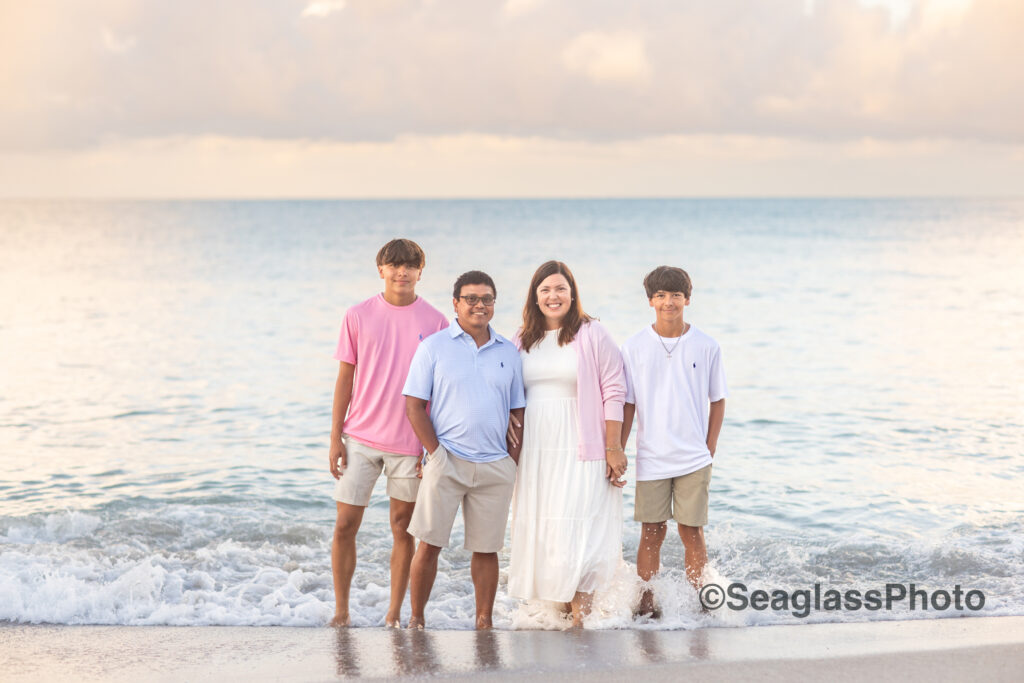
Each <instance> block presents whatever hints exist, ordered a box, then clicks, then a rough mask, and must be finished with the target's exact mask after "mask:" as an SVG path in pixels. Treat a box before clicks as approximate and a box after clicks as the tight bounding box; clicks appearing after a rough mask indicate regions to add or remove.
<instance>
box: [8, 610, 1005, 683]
mask: <svg viewBox="0 0 1024 683" xmlns="http://www.w3.org/2000/svg"><path fill="white" fill-rule="evenodd" d="M0 671H2V672H3V676H2V677H3V679H4V680H5V681H42V680H45V681H53V680H70V679H74V680H78V681H82V680H86V681H95V680H103V681H139V680H146V681H150V680H156V681H164V680H166V681H172V680H173V681H182V680H188V681H222V680H239V679H246V680H258V681H264V680H299V681H324V680H331V679H337V678H351V679H357V680H359V679H383V678H448V677H456V678H467V677H471V678H479V677H485V678H487V679H489V680H494V681H503V680H523V679H531V680H547V679H556V678H557V679H559V680H562V681H583V680H586V681H619V680H623V679H627V680H629V679H632V681H633V682H638V681H639V680H640V679H641V678H642V679H644V681H645V682H646V681H668V680H679V679H681V678H683V677H691V676H692V677H696V678H695V679H694V680H699V681H702V682H703V681H724V680H745V679H750V678H755V677H756V678H758V679H763V680H769V681H784V680H785V681H792V680H816V679H820V678H822V677H827V678H828V679H830V680H835V681H866V680H871V681H878V680H896V679H901V680H902V679H907V678H911V679H928V680H940V681H942V680H950V681H954V680H985V681H1011V680H1014V681H1017V680H1020V675H1021V672H1022V671H1024V617H975V618H950V619H934V620H916V621H889V622H871V623H855V624H805V625H799V626H764V627H746V628H708V629H701V630H696V631H653V630H639V629H638V630H621V631H583V632H553V631H491V632H481V633H477V632H473V631H395V630H385V629H339V630H334V629H329V628H283V627H267V628H256V627H146V626H139V627H129V626H49V625H38V626H33V625H20V624H3V625H0Z"/></svg>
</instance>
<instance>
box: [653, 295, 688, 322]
mask: <svg viewBox="0 0 1024 683" xmlns="http://www.w3.org/2000/svg"><path fill="white" fill-rule="evenodd" d="M650 303H651V308H653V309H654V313H655V315H656V316H657V318H658V322H659V323H661V324H663V325H666V326H676V325H682V324H683V308H684V307H686V306H689V305H690V297H688V296H686V295H685V294H683V293H682V292H666V291H664V290H661V289H659V290H658V291H657V292H655V293H654V296H652V297H651V298H650Z"/></svg>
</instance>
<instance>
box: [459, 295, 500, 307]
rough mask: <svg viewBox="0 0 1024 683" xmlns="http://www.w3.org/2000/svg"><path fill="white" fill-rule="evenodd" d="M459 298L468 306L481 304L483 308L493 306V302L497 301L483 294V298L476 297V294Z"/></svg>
mask: <svg viewBox="0 0 1024 683" xmlns="http://www.w3.org/2000/svg"><path fill="white" fill-rule="evenodd" d="M459 298H460V299H463V300H464V301H465V302H466V303H467V304H469V305H470V306H476V305H477V304H483V305H484V306H487V307H491V306H493V305H494V302H495V301H497V298H496V297H493V296H491V295H490V294H484V295H483V296H477V295H476V294H464V295H462V296H460V297H459Z"/></svg>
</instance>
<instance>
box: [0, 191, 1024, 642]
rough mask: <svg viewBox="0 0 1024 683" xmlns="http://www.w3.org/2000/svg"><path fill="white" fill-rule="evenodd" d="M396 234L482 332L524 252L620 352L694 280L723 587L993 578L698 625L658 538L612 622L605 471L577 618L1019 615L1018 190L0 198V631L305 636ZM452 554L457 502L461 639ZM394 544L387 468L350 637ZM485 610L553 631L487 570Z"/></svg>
mask: <svg viewBox="0 0 1024 683" xmlns="http://www.w3.org/2000/svg"><path fill="white" fill-rule="evenodd" d="M396 236H407V237H411V238H413V239H415V240H417V241H418V242H419V243H420V244H421V245H422V246H423V247H424V248H425V250H426V252H427V267H426V270H425V271H424V276H423V280H422V282H421V285H420V289H419V292H420V293H421V294H422V295H423V296H425V297H426V298H428V299H429V300H430V301H431V302H433V303H434V304H435V305H436V306H438V307H439V308H440V309H441V310H443V311H448V310H450V308H451V304H450V301H451V299H450V286H451V282H452V281H453V280H454V278H455V277H456V276H457V275H458V274H459V273H461V272H463V271H465V270H468V269H470V268H481V269H483V270H486V271H488V272H489V273H491V275H493V276H494V278H495V280H496V282H497V286H498V304H497V309H496V315H495V319H494V325H495V327H496V328H497V329H498V330H499V331H500V332H503V333H505V334H511V333H512V332H513V331H514V329H515V327H516V324H517V323H516V321H517V318H518V316H519V313H520V311H521V308H522V304H523V299H524V296H525V293H526V292H525V290H526V286H527V283H528V281H529V277H530V275H531V274H532V272H533V270H534V268H535V267H536V266H537V265H539V264H540V263H541V262H542V261H544V260H546V259H549V258H559V259H561V260H564V261H566V262H568V263H569V264H570V266H572V268H573V269H574V271H575V273H576V276H577V279H578V280H579V283H580V288H581V295H582V300H583V303H584V305H585V308H586V309H587V310H588V311H589V312H590V313H591V314H594V315H596V316H598V317H600V318H601V320H602V321H603V322H604V323H605V324H606V325H607V326H608V327H609V329H610V330H611V331H612V333H613V334H614V335H615V337H616V338H617V339H618V340H619V341H622V340H624V339H625V338H626V337H627V336H628V335H630V334H632V333H633V332H634V331H636V330H638V329H640V328H641V327H643V326H644V325H646V324H649V323H650V321H651V320H652V316H651V313H650V309H649V308H648V306H647V301H646V299H645V297H644V294H643V289H642V286H641V280H642V278H643V275H644V274H645V273H646V272H647V271H648V270H650V269H651V268H652V267H653V266H656V265H659V264H662V263H668V264H673V265H680V266H682V267H684V268H686V269H687V270H688V271H689V272H690V274H691V276H692V277H693V280H694V284H695V291H694V295H693V298H692V305H691V306H690V308H689V309H688V310H687V319H688V320H689V321H690V322H691V323H693V324H695V325H696V326H698V327H700V328H701V329H703V330H705V331H706V332H708V333H709V334H711V335H712V336H714V337H715V338H716V339H718V341H719V342H720V343H721V345H722V348H723V353H724V358H725V367H726V373H727V376H728V380H729V384H730V391H731V394H730V397H729V399H728V401H727V410H726V421H725V426H724V429H723V432H722V437H721V440H720V444H719V451H718V454H717V456H716V459H715V475H714V479H713V481H712V486H711V512H710V523H709V526H708V527H707V528H706V534H707V541H708V546H709V554H710V565H711V570H712V576H713V578H714V580H715V581H716V582H717V583H719V584H720V585H722V586H723V587H725V586H726V585H728V584H729V583H731V582H742V583H744V584H745V585H747V586H748V589H749V590H751V591H752V590H754V589H758V588H760V589H764V590H766V591H771V590H774V589H778V590H783V591H790V592H792V591H799V590H813V588H814V584H818V585H819V586H820V590H822V591H827V590H828V589H836V590H842V591H846V590H858V591H861V592H865V591H867V590H872V589H880V588H881V589H884V587H885V585H886V584H887V583H901V584H910V583H914V584H915V585H916V587H917V588H919V589H925V590H928V591H935V590H947V591H950V592H952V591H953V590H954V587H955V586H957V585H959V586H961V587H962V590H963V591H965V592H966V591H967V590H977V591H981V592H983V594H984V596H985V604H984V607H983V608H982V609H980V610H978V611H972V610H962V611H957V610H955V609H952V608H949V609H946V610H936V609H933V608H929V609H927V610H923V609H921V608H920V606H919V605H918V607H917V609H915V610H913V611H911V610H909V608H908V606H907V604H906V602H905V601H903V602H898V603H896V604H895V605H894V608H893V609H891V610H885V609H882V610H877V611H869V610H866V609H860V610H852V609H851V610H843V611H840V610H825V609H818V610H811V611H810V612H809V614H808V615H807V616H797V615H795V614H794V613H793V611H794V610H792V609H771V608H769V609H764V610H755V609H746V610H731V609H728V608H722V609H719V610H715V611H712V612H710V613H708V614H702V613H700V612H699V610H698V609H697V607H698V602H697V596H696V594H695V592H694V591H693V590H692V589H690V587H689V585H688V584H687V583H686V581H685V579H684V577H683V574H682V571H681V567H682V549H681V546H680V543H679V540H678V538H675V537H673V535H672V534H670V535H669V539H668V540H667V541H666V544H665V548H664V551H663V565H664V567H665V570H664V571H663V573H662V575H661V576H660V577H659V578H658V579H657V583H656V588H657V591H658V596H659V599H660V600H661V602H662V606H663V609H664V612H665V616H664V618H663V619H662V620H660V621H658V622H644V623H635V622H633V621H632V620H631V618H630V616H629V610H630V604H631V601H633V600H634V599H635V597H636V590H637V585H636V581H635V579H634V578H633V577H632V569H633V568H632V564H631V563H632V562H634V561H635V553H636V546H637V539H638V525H637V524H636V523H634V522H632V521H630V518H631V513H632V501H633V483H632V482H630V484H629V485H628V486H627V488H626V489H625V505H626V509H625V512H626V517H627V521H626V523H625V528H624V539H625V548H624V560H625V564H624V566H623V569H622V572H621V575H620V577H619V580H618V581H617V582H616V585H615V586H614V587H613V588H612V590H610V591H609V593H608V594H607V595H605V596H604V597H603V598H602V599H601V600H600V603H599V607H600V610H599V611H598V613H596V614H595V616H594V618H593V619H592V622H591V624H590V625H591V626H593V627H595V628H644V629H676V628H700V627H707V626H721V625H727V626H734V625H746V624H768V623H808V622H821V621H865V620H879V619H905V618H936V617H949V616H965V615H966V616H971V615H987V616H991V615H1009V614H1013V615H1024V522H1022V518H1024V516H1022V513H1024V495H1022V493H1021V492H1022V490H1024V489H1022V488H1021V483H1020V482H1021V479H1022V476H1024V351H1022V349H1024V303H1022V302H1024V276H1022V275H1021V272H1022V271H1021V265H1022V264H1024V202H1022V201H1019V200H970V201H968V200H630V201H624V200H593V201H590V200H587V201H583V200H581V201H366V202H356V201H337V202H335V201H325V202H318V201H281V202H230V201H224V202H193V201H181V202H42V201H40V202H0V621H8V622H15V623H40V622H48V623H58V624H173V625H207V624H222V625H241V624H253V625H275V624H286V625H308V626H320V625H323V624H325V623H326V622H327V620H328V619H329V618H330V616H331V614H332V611H333V591H332V586H331V575H330V561H329V544H330V534H331V528H332V524H333V519H334V503H333V501H332V499H331V491H332V485H333V480H332V479H331V477H330V475H329V473H328V471H327V443H328V432H329V424H330V412H331V398H332V390H333V382H334V376H335V373H336V369H337V366H336V363H335V362H334V361H333V360H332V359H331V354H332V352H333V350H334V345H335V342H336V338H337V332H338V325H339V322H340V320H341V316H342V314H343V313H344V311H345V309H346V307H348V306H350V305H352V304H354V303H356V302H358V301H361V300H362V299H365V298H367V297H368V296H370V295H372V294H374V293H375V292H377V291H379V289H380V285H379V279H378V278H377V273H376V270H375V267H374V261H373V260H374V255H375V253H376V250H377V249H378V248H379V246H380V245H381V244H383V242H385V241H386V240H388V239H390V238H392V237H396ZM627 450H628V451H631V450H632V449H627ZM630 454H631V453H630ZM461 540H462V527H461V521H459V522H457V525H456V528H455V531H454V534H453V549H451V550H449V551H447V552H445V553H443V554H442V558H441V565H440V573H439V576H438V580H437V583H436V584H435V588H434V593H433V598H432V601H431V603H430V606H429V607H428V613H427V618H428V622H429V623H430V624H431V625H432V626H434V627H438V628H452V629H466V628H470V627H471V625H472V615H473V596H472V585H471V582H470V579H469V555H468V554H467V553H466V552H465V551H463V550H461V549H460V548H459V547H458V546H459V545H460V543H461ZM389 551H390V533H389V530H388V525H387V503H386V498H385V497H384V494H383V481H382V482H381V483H380V484H379V485H378V489H377V492H376V494H375V499H374V502H373V503H372V504H371V506H370V508H369V510H368V512H367V514H366V517H365V521H364V523H363V528H362V531H361V536H360V556H359V566H358V568H357V572H356V577H355V583H354V588H353V594H352V603H353V605H352V609H353V621H354V623H355V624H356V625H357V626H376V625H381V624H382V623H383V616H384V611H385V609H386V605H387V599H388V572H387V566H388V555H389ZM501 564H502V567H503V568H504V567H505V565H506V564H507V554H505V555H503V557H502V558H501ZM502 580H503V581H504V578H503V579H502ZM405 614H406V615H407V614H408V604H406V608H405ZM495 617H496V624H497V626H498V627H499V628H556V627H558V626H559V621H558V619H557V617H555V616H554V612H553V611H552V610H551V608H550V607H548V606H538V605H525V606H520V605H518V604H516V602H515V601H513V600H511V599H510V598H508V596H507V595H506V594H505V593H504V589H503V587H502V588H499V594H498V602H497V607H496V615H495Z"/></svg>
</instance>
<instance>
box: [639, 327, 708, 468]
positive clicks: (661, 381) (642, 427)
mask: <svg viewBox="0 0 1024 683" xmlns="http://www.w3.org/2000/svg"><path fill="white" fill-rule="evenodd" d="M665 347H668V350H670V351H672V355H671V357H669V354H668V352H667V351H666V348H665ZM622 360H623V361H624V363H625V366H626V403H633V404H635V405H636V422H637V441H636V478H637V481H652V480H655V479H670V478H672V477H679V476H682V475H684V474H689V473H690V472H696V471H697V470H699V469H701V468H702V467H705V466H706V465H710V464H711V452H710V451H709V450H708V447H707V437H708V414H709V413H710V410H711V406H710V404H711V403H713V402H714V401H718V400H720V399H723V398H726V397H727V396H728V389H727V387H726V385H725V371H724V369H723V367H722V350H721V348H720V347H719V346H718V342H716V341H715V340H714V339H712V338H711V337H709V336H708V335H706V334H704V333H703V332H701V331H700V330H698V329H697V328H696V327H694V326H693V325H690V329H688V330H687V331H686V334H684V335H683V336H681V337H674V338H665V337H661V338H659V336H658V333H657V332H655V331H654V328H653V327H651V326H650V325H648V326H646V327H645V328H644V329H642V330H641V331H640V332H637V333H636V334H634V335H633V336H632V337H630V338H629V339H627V340H626V343H625V344H623V345H622Z"/></svg>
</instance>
